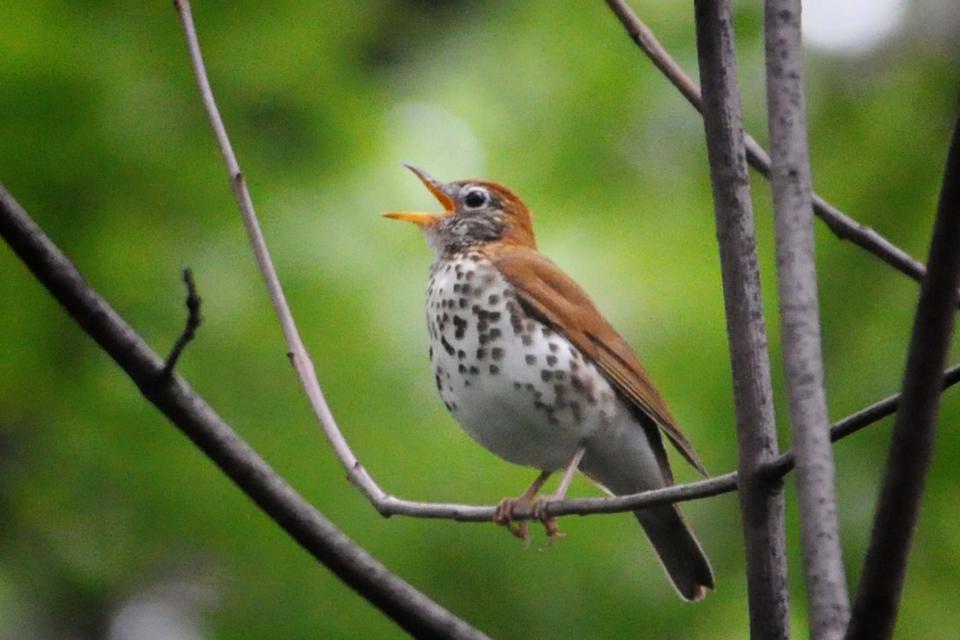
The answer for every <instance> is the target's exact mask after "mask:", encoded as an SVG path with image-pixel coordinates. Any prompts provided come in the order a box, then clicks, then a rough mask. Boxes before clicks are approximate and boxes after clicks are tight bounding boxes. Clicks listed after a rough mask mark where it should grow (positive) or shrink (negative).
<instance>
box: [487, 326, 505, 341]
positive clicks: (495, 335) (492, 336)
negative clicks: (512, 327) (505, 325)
mask: <svg viewBox="0 0 960 640" xmlns="http://www.w3.org/2000/svg"><path fill="white" fill-rule="evenodd" d="M501 336H503V332H502V331H500V329H498V328H497V327H494V328H493V329H490V340H497V339H498V338H500V337H501Z"/></svg>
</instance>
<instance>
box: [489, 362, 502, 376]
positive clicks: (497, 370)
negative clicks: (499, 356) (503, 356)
mask: <svg viewBox="0 0 960 640" xmlns="http://www.w3.org/2000/svg"><path fill="white" fill-rule="evenodd" d="M498 373H500V367H498V366H497V365H495V364H492V365H490V374H491V375H494V376H495V375H497V374H498Z"/></svg>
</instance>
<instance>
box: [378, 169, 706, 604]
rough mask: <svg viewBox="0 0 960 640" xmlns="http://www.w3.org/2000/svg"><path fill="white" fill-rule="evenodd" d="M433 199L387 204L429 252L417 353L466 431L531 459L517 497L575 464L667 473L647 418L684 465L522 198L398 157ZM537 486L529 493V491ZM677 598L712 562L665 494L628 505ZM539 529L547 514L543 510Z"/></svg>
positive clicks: (685, 445)
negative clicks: (421, 350) (531, 475)
mask: <svg viewBox="0 0 960 640" xmlns="http://www.w3.org/2000/svg"><path fill="white" fill-rule="evenodd" d="M407 167H408V168H409V169H410V170H411V171H413V172H414V173H415V174H416V175H417V177H419V178H420V180H421V181H422V182H423V184H424V185H425V186H426V187H427V189H429V190H430V192H431V193H432V194H433V195H434V196H435V197H436V198H437V200H439V201H440V203H441V204H442V205H443V207H444V212H443V213H442V214H440V215H431V214H426V213H412V212H403V213H389V214H387V217H388V218H393V219H395V220H404V221H407V222H412V223H414V224H416V225H417V226H418V227H420V229H421V230H422V231H423V233H424V236H425V237H426V240H427V243H428V244H429V245H430V248H431V249H432V250H433V253H434V260H433V265H432V266H431V268H430V282H429V284H428V286H427V327H428V331H429V336H430V340H429V342H430V363H431V365H432V367H433V373H434V380H435V382H436V385H437V390H438V391H439V392H440V397H441V398H442V399H443V403H444V405H446V407H447V410H448V411H449V412H450V413H451V414H452V415H453V417H454V418H455V419H456V420H457V422H458V423H460V426H461V427H463V429H464V430H465V431H466V432H467V433H468V434H469V435H470V436H471V437H473V439H474V440H476V441H477V442H479V443H480V444H482V445H483V446H484V447H486V448H487V449H489V450H490V451H492V452H493V453H495V454H497V455H498V456H500V457H501V458H503V459H505V460H508V461H510V462H513V463H516V464H521V465H526V466H530V467H534V468H537V469H540V470H541V474H540V476H539V477H538V478H537V480H536V481H535V482H534V483H533V485H532V486H531V487H530V488H529V489H528V490H527V491H526V492H525V493H524V494H523V495H522V496H520V497H519V498H515V499H505V500H504V501H502V502H501V504H500V508H499V509H498V511H497V517H496V518H495V520H497V521H499V522H500V523H501V524H507V525H508V526H510V527H511V530H512V531H514V532H515V533H520V534H521V535H525V534H526V532H525V530H521V529H520V528H519V527H514V526H512V525H511V523H510V512H511V509H512V508H514V507H515V505H516V504H518V503H519V502H523V503H527V504H528V505H531V506H532V508H533V509H534V512H535V513H537V512H538V506H539V507H540V509H542V504H543V503H542V502H540V501H536V500H535V496H536V493H537V492H538V491H539V489H540V487H541V486H542V485H543V483H544V482H545V481H546V479H547V477H548V476H549V475H550V474H551V473H552V472H554V471H558V470H561V469H563V470H564V471H565V473H564V477H563V480H562V481H561V483H560V487H559V488H558V490H557V492H556V493H555V494H554V495H553V496H551V497H550V498H548V499H560V498H562V497H563V495H564V494H565V492H566V489H567V486H568V485H569V483H570V479H571V477H572V475H573V473H574V472H575V471H577V470H579V471H581V472H582V473H584V474H585V475H586V476H587V477H589V478H590V479H591V480H593V481H594V482H596V483H597V484H599V485H600V486H601V487H602V488H603V489H604V490H606V491H607V492H609V493H612V494H615V495H623V494H629V493H636V492H639V491H645V490H648V489H656V488H659V487H663V486H666V485H669V484H671V483H672V482H673V476H672V474H671V471H670V466H669V463H668V461H667V453H666V450H665V449H664V446H663V442H662V440H661V435H660V433H661V431H662V432H663V434H665V435H666V436H667V438H668V439H669V440H670V442H672V443H673V445H674V446H675V447H676V448H677V449H678V450H679V452H680V454H681V455H682V456H683V457H684V458H686V459H687V460H688V461H689V462H690V463H691V464H692V465H693V466H694V467H696V469H697V470H698V471H700V472H701V473H704V474H705V471H704V468H703V465H702V464H701V463H700V460H699V458H698V457H697V454H696V452H695V451H694V450H693V447H692V446H691V444H690V443H689V442H688V441H687V439H686V438H685V437H684V435H683V434H682V433H681V431H680V429H679V428H678V427H677V425H676V423H675V422H674V419H673V417H672V416H671V415H670V412H669V411H668V410H667V407H666V405H665V404H664V401H663V399H662V398H661V397H660V394H659V393H658V392H657V390H656V388H655V387H654V386H653V383H652V382H651V381H650V379H649V377H648V376H647V374H646V372H645V371H644V369H643V366H642V365H641V364H640V361H639V360H638V359H637V356H636V355H635V354H634V353H633V351H632V350H631V349H630V346H629V345H628V344H627V343H626V341H625V340H624V339H623V338H622V337H620V335H619V334H618V333H617V332H616V331H615V330H614V329H613V327H611V326H610V324H609V323H608V322H607V321H606V320H605V319H604V318H603V316H602V315H601V314H600V312H599V311H597V309H596V308H595V307H594V305H593V302H591V300H590V298H589V297H587V294H586V293H584V291H583V290H582V289H581V288H580V287H579V286H577V284H576V283H575V282H574V281H573V280H571V279H570V278H569V277H568V276H567V275H566V274H564V273H563V272H562V271H561V270H560V269H559V268H558V267H557V266H556V265H554V264H553V263H552V262H551V261H550V260H549V259H547V258H546V257H544V256H543V255H542V254H540V253H539V252H538V251H537V246H536V241H535V239H534V234H533V224H532V219H531V216H530V212H529V211H528V210H527V207H526V206H525V205H524V204H523V202H521V201H520V199H519V198H518V197H517V196H516V195H514V194H513V192H511V191H510V190H509V189H507V188H505V187H503V186H501V185H499V184H496V183H493V182H487V181H481V180H464V181H459V182H449V183H441V182H438V181H437V180H434V179H433V178H431V177H430V176H429V175H427V173H425V172H424V171H422V170H420V169H418V168H416V167H413V166H410V165H407ZM540 500H543V499H542V498H541V499H540ZM634 515H636V517H637V520H639V521H640V524H641V525H642V526H643V529H644V530H645V531H646V533H647V536H648V537H649V538H650V541H651V543H652V544H653V547H654V549H655V551H656V553H657V555H658V556H659V558H660V561H661V563H662V564H663V567H664V569H665V570H666V573H667V575H668V576H669V578H670V580H671V581H672V583H673V585H674V586H675V587H676V589H677V591H678V593H679V594H680V596H681V597H682V598H684V599H686V600H700V599H702V598H703V597H704V596H705V595H706V593H707V591H708V590H709V589H712V588H713V571H712V570H711V568H710V563H709V561H708V560H707V558H706V556H705V555H704V553H703V550H702V549H701V547H700V544H699V542H698V541H697V539H696V537H695V536H694V535H693V533H692V532H691V531H690V529H689V527H688V526H687V524H686V522H684V520H683V517H682V516H681V514H680V511H679V509H678V508H677V506H676V505H673V504H671V505H663V506H656V507H650V508H647V509H643V510H640V511H636V512H634ZM543 520H544V523H545V524H546V525H547V531H548V533H549V534H551V535H555V534H556V525H555V523H553V522H552V521H551V519H549V518H543Z"/></svg>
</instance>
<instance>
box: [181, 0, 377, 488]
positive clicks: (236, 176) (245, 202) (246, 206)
mask: <svg viewBox="0 0 960 640" xmlns="http://www.w3.org/2000/svg"><path fill="white" fill-rule="evenodd" d="M174 5H175V6H176V8H177V11H178V12H179V14H180V23H181V25H182V27H183V32H184V36H185V37H186V40H187V49H188V50H189V53H190V60H191V62H192V64H193V71H194V73H195V74H196V79H197V86H198V88H199V89H200V96H201V99H202V100H203V106H204V109H206V112H207V116H208V117H209V118H210V125H211V127H213V131H214V134H215V135H216V138H217V144H218V145H219V147H220V152H221V153H222V154H223V161H224V163H226V165H227V172H228V173H229V174H230V186H231V188H232V189H233V194H234V196H235V197H236V199H237V205H239V207H240V213H241V215H242V216H243V224H244V226H245V227H246V230H247V235H248V236H249V237H250V245H251V246H252V247H253V253H254V255H255V256H256V258H257V265H258V266H259V267H260V273H261V275H262V276H263V281H264V283H265V284H266V286H267V291H268V292H269V294H270V302H271V303H272V304H273V308H274V311H276V314H277V319H278V320H279V321H280V327H281V328H282V329H283V337H284V338H285V339H286V342H287V348H288V350H289V356H290V360H291V362H292V363H293V368H294V369H295V370H296V372H297V376H298V377H299V378H300V382H301V384H302V386H303V389H304V391H305V392H306V394H307V398H308V399H309V400H310V406H311V408H312V409H313V412H314V414H315V415H316V417H317V419H318V420H319V422H320V424H321V426H322V427H323V432H324V435H326V437H327V440H328V441H329V442H330V446H332V447H333V450H334V452H335V453H336V454H337V458H338V459H339V460H340V463H341V464H342V465H343V466H344V468H345V469H346V470H347V477H348V478H350V480H351V481H352V482H353V483H354V484H356V485H357V486H358V487H360V490H361V491H363V493H364V494H365V495H366V496H367V498H369V499H370V501H371V502H373V503H374V504H375V505H376V504H377V503H378V502H379V501H382V500H383V499H384V498H385V497H386V494H385V493H384V491H383V490H382V489H381V488H380V487H379V486H378V485H377V483H376V482H374V480H373V478H372V477H371V476H370V474H368V473H367V471H366V469H364V467H363V465H361V464H360V461H359V460H358V459H357V457H356V456H355V455H354V454H353V451H352V450H351V449H350V445H348V444H347V441H346V439H345V438H344V437H343V433H342V432H341V431H340V427H339V426H337V422H336V420H335V419H334V417H333V413H332V412H331V411H330V407H329V405H327V400H326V398H324V396H323V391H322V390H321V389H320V383H319V381H318V380H317V372H316V369H315V368H314V366H313V361H312V360H311V359H310V355H309V354H308V353H307V349H306V347H304V345H303V340H301V339H300V332H299V331H298V330H297V325H296V323H294V321H293V314H292V313H291V312H290V307H289V305H287V300H286V296H284V294H283V287H282V286H281V285H280V279H279V278H278V277H277V271H276V269H275V268H274V266H273V261H272V260H271V259H270V251H269V249H267V244H266V242H265V241H264V239H263V232H262V231H261V230H260V222H259V221H258V219H257V214H256V211H254V208H253V200H252V199H251V198H250V192H249V191H248V190H247V183H246V181H245V180H244V178H243V174H242V173H241V172H240V165H239V163H238V162H237V157H236V155H235V154H234V152H233V147H232V146H231V144H230V138H229V137H228V136H227V130H226V128H225V127H224V126H223V120H222V119H221V118H220V111H219V110H218V109H217V104H216V101H215V100H214V98H213V91H212V89H211V88H210V81H209V80H208V79H207V72H206V69H205V68H204V64H203V56H202V55H201V53H200V43H199V41H198V40H197V32H196V28H195V27H194V24H193V15H192V13H191V11H190V2H189V1H188V0H176V1H175V2H174Z"/></svg>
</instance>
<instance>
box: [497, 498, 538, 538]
mask: <svg viewBox="0 0 960 640" xmlns="http://www.w3.org/2000/svg"><path fill="white" fill-rule="evenodd" d="M521 505H522V506H524V507H529V506H530V499H529V498H527V497H524V496H521V497H519V498H504V499H503V500H501V501H500V503H499V504H498V505H497V510H496V512H495V513H494V514H493V521H494V522H495V523H497V524H499V525H500V526H503V527H506V529H507V531H509V532H510V533H511V534H512V535H513V536H515V537H517V538H520V539H521V540H523V541H524V542H529V541H530V531H529V528H528V527H527V521H526V520H521V521H519V522H517V521H514V519H513V510H514V509H515V508H516V507H517V506H521Z"/></svg>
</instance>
